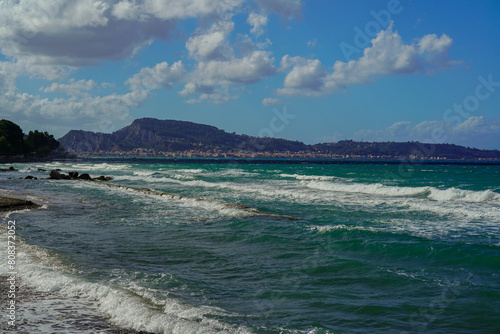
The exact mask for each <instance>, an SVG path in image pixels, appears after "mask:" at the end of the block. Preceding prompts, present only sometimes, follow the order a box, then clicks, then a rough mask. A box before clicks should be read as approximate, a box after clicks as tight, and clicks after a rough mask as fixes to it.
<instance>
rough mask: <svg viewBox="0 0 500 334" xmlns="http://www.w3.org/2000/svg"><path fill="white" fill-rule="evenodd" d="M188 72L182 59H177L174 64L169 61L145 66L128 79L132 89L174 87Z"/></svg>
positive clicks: (127, 82)
mask: <svg viewBox="0 0 500 334" xmlns="http://www.w3.org/2000/svg"><path fill="white" fill-rule="evenodd" d="M185 74H186V69H185V68H184V65H183V64H182V61H177V62H175V63H174V64H172V66H168V63H167V62H161V63H159V64H156V65H155V66H154V67H153V68H149V67H145V68H143V69H141V70H140V71H139V73H137V74H135V75H134V76H132V77H131V78H129V79H128V80H127V81H126V84H127V85H129V86H130V89H131V90H133V91H134V90H137V89H148V90H153V89H160V88H172V85H173V84H174V83H175V82H179V81H180V80H181V79H182V78H183V77H184V75H185Z"/></svg>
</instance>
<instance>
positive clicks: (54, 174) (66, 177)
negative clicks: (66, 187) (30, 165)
mask: <svg viewBox="0 0 500 334" xmlns="http://www.w3.org/2000/svg"><path fill="white" fill-rule="evenodd" d="M59 170H60V169H59ZM59 170H57V169H53V170H51V171H50V176H49V179H51V180H69V179H71V178H70V177H69V175H66V174H63V173H59Z"/></svg>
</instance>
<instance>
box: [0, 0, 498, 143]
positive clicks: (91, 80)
mask: <svg viewBox="0 0 500 334" xmlns="http://www.w3.org/2000/svg"><path fill="white" fill-rule="evenodd" d="M499 40H500V1H475V2H472V1H461V0H455V1H444V0H442V1H416V0H413V1H411V0H400V1H397V0H384V1H331V0H314V1H312V0H311V1H303V0H302V1H301V0H253V1H245V0H224V1H214V0H175V1H174V0H102V1H92V0H71V1H70V0H45V1H40V0H38V1H36V0H20V1H2V2H0V91H1V93H2V94H1V96H0V118H6V119H9V120H12V121H14V122H16V123H18V124H19V125H20V126H21V127H22V128H23V130H24V131H25V132H27V131H29V130H33V129H39V130H44V131H49V132H50V133H53V134H55V136H56V137H60V136H63V135H64V134H65V133H67V132H68V131H69V130H71V129H84V130H91V131H98V132H112V131H116V130H118V129H120V128H122V127H124V126H127V125H129V124H130V123H131V122H132V121H133V119H136V118H141V117H155V118H159V119H176V120H185V121H192V122H198V123H204V124H210V125H214V126H217V127H218V128H221V129H224V130H226V131H228V132H236V133H240V134H243V133H244V134H248V135H256V136H273V137H280V138H287V139H294V140H300V141H303V142H305V143H318V142H332V141H338V140H342V139H354V140H362V139H363V140H365V141H408V140H419V141H424V142H435V143H441V142H445V143H456V144H460V145H465V146H472V147H479V148H490V149H491V148H493V149H500V64H499V62H498V57H499V55H500V43H498V41H499Z"/></svg>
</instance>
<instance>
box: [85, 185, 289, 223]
mask: <svg viewBox="0 0 500 334" xmlns="http://www.w3.org/2000/svg"><path fill="white" fill-rule="evenodd" d="M94 185H97V186H104V187H108V188H110V189H113V190H114V191H118V192H128V193H134V194H142V195H146V196H153V197H155V198H161V199H165V200H167V201H169V200H177V201H180V202H181V203H183V204H187V205H188V206H190V207H199V208H204V209H208V210H212V211H213V210H215V211H218V212H220V213H221V214H223V215H225V216H229V217H251V216H267V217H270V218H276V219H286V220H296V219H297V218H295V217H293V216H287V215H281V214H275V213H270V212H264V211H261V210H259V209H256V208H251V207H248V206H246V205H244V204H241V203H230V202H225V201H222V200H216V199H204V198H198V197H189V196H184V195H179V194H173V193H166V192H163V191H158V190H152V189H149V188H137V187H131V186H125V185H120V184H116V183H96V182H91V183H90V182H77V183H76V187H82V186H83V187H85V186H90V187H92V188H93V186H94Z"/></svg>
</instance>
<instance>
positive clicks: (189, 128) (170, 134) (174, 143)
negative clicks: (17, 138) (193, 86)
mask: <svg viewBox="0 0 500 334" xmlns="http://www.w3.org/2000/svg"><path fill="white" fill-rule="evenodd" d="M59 142H60V143H61V145H62V147H64V148H66V149H67V150H68V151H70V152H89V153H91V152H99V151H108V152H112V151H130V150H133V149H136V148H144V149H154V150H156V151H164V152H179V151H186V150H201V151H207V150H215V149H217V150H222V151H229V150H243V151H251V152H261V151H267V152H274V151H278V152H285V151H290V152H299V151H308V150H310V149H311V146H310V145H306V144H304V143H301V142H298V141H290V140H285V139H277V138H258V137H251V136H247V135H237V134H235V133H227V132H225V131H223V130H220V129H218V128H216V127H214V126H210V125H204V124H197V123H192V122H185V121H174V120H158V119H154V118H141V119H137V120H135V121H134V122H133V123H132V124H131V125H129V126H127V127H124V128H123V129H121V130H118V131H116V132H114V133H111V134H104V133H95V132H90V131H82V130H71V131H70V132H68V133H67V134H66V135H65V136H64V137H62V138H60V139H59Z"/></svg>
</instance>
